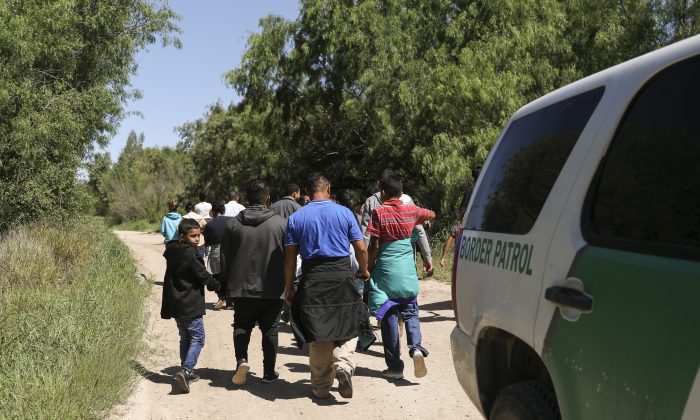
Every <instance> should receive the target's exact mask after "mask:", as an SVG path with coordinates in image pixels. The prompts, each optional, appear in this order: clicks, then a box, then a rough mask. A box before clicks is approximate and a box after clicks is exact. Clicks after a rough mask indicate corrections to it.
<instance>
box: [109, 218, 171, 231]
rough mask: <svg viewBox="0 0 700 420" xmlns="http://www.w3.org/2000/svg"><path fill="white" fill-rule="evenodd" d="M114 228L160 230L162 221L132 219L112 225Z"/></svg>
mask: <svg viewBox="0 0 700 420" xmlns="http://www.w3.org/2000/svg"><path fill="white" fill-rule="evenodd" d="M110 228H111V229H112V230H134V231H137V232H160V222H149V221H148V220H146V219H139V220H130V221H127V222H123V223H120V224H118V225H111V226H110Z"/></svg>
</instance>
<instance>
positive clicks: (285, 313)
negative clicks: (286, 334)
mask: <svg viewBox="0 0 700 420" xmlns="http://www.w3.org/2000/svg"><path fill="white" fill-rule="evenodd" d="M280 319H282V322H284V323H286V324H288V323H289V311H288V310H286V309H284V310H282V314H281V315H280Z"/></svg>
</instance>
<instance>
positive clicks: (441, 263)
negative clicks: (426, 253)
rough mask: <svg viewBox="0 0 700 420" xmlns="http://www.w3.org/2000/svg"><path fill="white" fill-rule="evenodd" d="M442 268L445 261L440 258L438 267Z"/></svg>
mask: <svg viewBox="0 0 700 420" xmlns="http://www.w3.org/2000/svg"><path fill="white" fill-rule="evenodd" d="M444 266H445V259H444V258H440V267H444Z"/></svg>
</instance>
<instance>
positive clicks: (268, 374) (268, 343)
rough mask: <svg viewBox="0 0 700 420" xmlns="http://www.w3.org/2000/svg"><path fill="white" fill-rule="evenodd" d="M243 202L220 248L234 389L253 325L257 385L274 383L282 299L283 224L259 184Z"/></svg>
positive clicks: (243, 372) (241, 379)
mask: <svg viewBox="0 0 700 420" xmlns="http://www.w3.org/2000/svg"><path fill="white" fill-rule="evenodd" d="M246 197H247V198H248V207H247V208H246V209H245V210H243V211H241V212H240V213H238V215H237V216H236V217H234V218H232V219H231V220H229V221H228V222H227V224H226V230H225V231H224V238H223V241H222V242H221V279H222V281H224V280H225V283H226V297H227V298H231V299H233V308H234V316H233V346H234V349H235V352H236V373H235V375H234V376H233V378H232V381H233V383H234V384H236V385H243V384H244V383H245V382H246V380H247V374H248V371H249V370H250V365H249V364H248V344H249V342H250V334H251V332H252V330H253V327H254V326H255V323H256V322H257V323H258V325H259V326H260V331H261V332H262V348H263V368H264V369H263V370H264V375H263V380H262V382H263V383H268V382H272V381H273V380H275V379H277V378H278V377H279V374H278V373H277V372H275V362H276V359H277V324H278V322H279V319H280V310H281V309H282V295H283V293H284V249H283V247H282V240H283V238H284V231H285V228H286V225H287V220H286V219H285V218H284V217H281V216H279V215H277V214H275V212H274V211H272V210H270V209H268V208H267V205H268V204H269V203H270V189H269V187H268V186H267V185H266V184H265V182H263V181H261V180H255V181H251V182H249V183H248V185H247V187H246Z"/></svg>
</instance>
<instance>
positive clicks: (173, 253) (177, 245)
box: [163, 240, 192, 260]
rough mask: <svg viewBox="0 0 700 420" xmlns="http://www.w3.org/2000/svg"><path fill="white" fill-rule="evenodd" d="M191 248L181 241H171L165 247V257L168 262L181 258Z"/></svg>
mask: <svg viewBox="0 0 700 420" xmlns="http://www.w3.org/2000/svg"><path fill="white" fill-rule="evenodd" d="M191 246H192V245H187V244H186V243H184V242H180V241H179V240H174V241H170V242H168V243H167V244H166V245H165V252H163V256H164V257H165V259H166V260H170V259H178V258H181V257H182V253H183V252H185V250H186V249H187V248H189V247H191Z"/></svg>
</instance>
